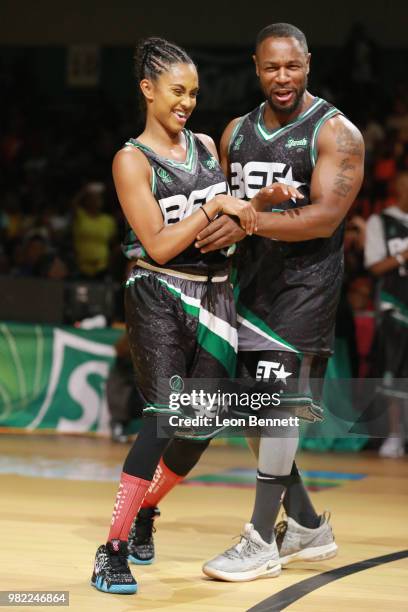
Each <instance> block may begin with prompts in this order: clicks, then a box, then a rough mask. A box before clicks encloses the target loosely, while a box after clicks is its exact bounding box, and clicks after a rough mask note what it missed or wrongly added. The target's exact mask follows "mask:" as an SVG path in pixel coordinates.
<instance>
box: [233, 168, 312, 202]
mask: <svg viewBox="0 0 408 612" xmlns="http://www.w3.org/2000/svg"><path fill="white" fill-rule="evenodd" d="M271 183H283V184H284V185H290V186H292V187H295V188H296V189H298V188H299V187H300V186H301V185H303V183H300V182H299V181H295V180H294V178H293V171H292V167H291V166H289V164H283V163H278V162H269V163H266V162H257V161H251V162H248V163H247V164H245V165H244V166H243V167H242V165H241V164H240V163H239V162H232V164H231V194H232V195H233V196H235V197H236V198H245V197H246V198H247V199H248V200H250V199H251V198H253V197H254V196H256V194H257V193H258V191H259V190H260V189H262V188H263V187H266V186H267V185H270V184H271Z"/></svg>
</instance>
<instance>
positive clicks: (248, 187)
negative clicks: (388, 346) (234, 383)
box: [229, 98, 343, 355]
mask: <svg viewBox="0 0 408 612" xmlns="http://www.w3.org/2000/svg"><path fill="white" fill-rule="evenodd" d="M264 104H265V103H264ZM264 104H261V105H260V106H259V107H258V108H256V109H255V110H253V111H252V112H250V113H249V114H248V115H246V116H244V117H243V118H242V119H241V120H240V121H239V123H238V124H237V126H236V128H235V130H234V132H233V134H232V137H231V141H230V146H229V159H230V170H231V180H230V186H231V193H232V195H234V196H236V197H239V198H243V199H246V200H249V199H250V198H252V197H253V196H255V195H256V193H257V192H258V191H259V189H261V188H262V187H265V186H266V185H269V184H271V183H274V182H278V183H284V184H286V185H292V186H294V187H296V188H297V189H298V190H299V191H301V192H302V194H303V195H304V200H302V201H301V204H300V205H301V206H307V205H308V204H310V183H311V177H312V172H313V169H314V166H315V164H316V160H317V147H316V142H317V138H318V134H319V130H320V128H321V127H322V125H323V124H324V123H325V121H327V120H328V119H329V118H331V117H333V116H334V115H337V114H339V112H340V111H338V110H337V109H336V108H334V107H333V106H332V105H331V104H329V103H328V102H326V101H325V100H322V99H320V98H315V99H314V101H313V103H312V104H311V106H309V108H308V109H307V110H306V111H305V112H304V113H302V114H301V115H299V116H298V117H297V118H296V119H295V120H294V121H292V122H291V123H289V124H288V125H285V126H284V127H282V128H280V129H275V130H272V131H271V130H268V129H267V128H266V126H265V124H264V121H263V111H264ZM297 206H299V203H297V202H296V201H292V200H289V201H287V202H284V203H283V204H281V205H280V207H279V209H280V210H287V209H290V208H294V207H297ZM342 239H343V227H342V226H341V227H339V228H338V229H337V230H336V232H335V233H334V234H333V235H332V236H331V237H330V238H319V239H316V240H308V241H302V242H280V241H275V240H270V239H267V238H261V237H258V236H254V237H247V238H246V239H245V241H244V242H243V243H241V248H240V249H239V253H238V258H237V272H238V276H237V280H238V289H239V301H238V316H239V318H238V320H239V324H240V329H239V348H240V350H249V351H255V350H289V351H298V352H309V353H314V354H320V355H329V354H330V353H331V351H332V345H333V336H334V320H335V314H336V308H337V303H338V298H339V293H340V288H341V282H342V274H343V246H342V243H343V240H342Z"/></svg>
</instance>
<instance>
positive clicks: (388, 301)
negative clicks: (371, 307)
mask: <svg viewBox="0 0 408 612" xmlns="http://www.w3.org/2000/svg"><path fill="white" fill-rule="evenodd" d="M380 304H381V306H388V307H391V308H395V309H396V310H398V311H399V312H400V314H401V315H403V316H404V317H408V306H407V305H406V304H404V302H401V301H400V300H398V299H397V298H396V297H394V296H393V295H391V293H387V291H380Z"/></svg>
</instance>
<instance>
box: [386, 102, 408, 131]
mask: <svg viewBox="0 0 408 612" xmlns="http://www.w3.org/2000/svg"><path fill="white" fill-rule="evenodd" d="M386 128H387V130H389V131H391V130H392V131H394V132H395V133H396V134H397V135H398V140H400V141H401V142H408V106H407V104H406V102H405V100H403V98H397V99H396V100H395V102H394V109H393V113H392V115H389V117H388V118H387V121H386Z"/></svg>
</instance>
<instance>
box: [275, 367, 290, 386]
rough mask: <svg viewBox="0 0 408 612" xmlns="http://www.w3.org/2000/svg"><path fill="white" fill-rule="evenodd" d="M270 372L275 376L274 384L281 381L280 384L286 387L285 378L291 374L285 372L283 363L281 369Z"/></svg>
mask: <svg viewBox="0 0 408 612" xmlns="http://www.w3.org/2000/svg"><path fill="white" fill-rule="evenodd" d="M272 372H273V373H274V374H275V376H276V378H275V382H277V381H278V380H281V381H282V382H284V383H285V385H287V382H286V379H287V377H288V376H291V375H292V372H286V370H285V366H284V365H283V363H282V365H281V367H280V368H279V370H272Z"/></svg>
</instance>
